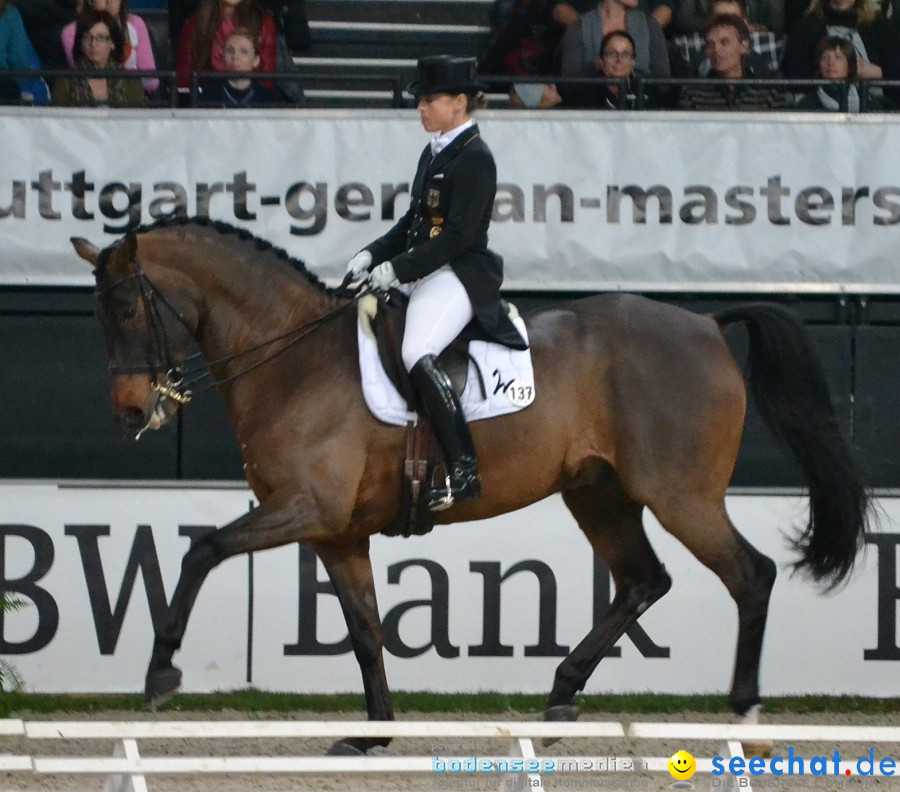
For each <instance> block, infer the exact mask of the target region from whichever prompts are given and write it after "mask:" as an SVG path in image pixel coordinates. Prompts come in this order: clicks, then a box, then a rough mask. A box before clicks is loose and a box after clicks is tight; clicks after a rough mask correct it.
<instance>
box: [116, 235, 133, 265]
mask: <svg viewBox="0 0 900 792" xmlns="http://www.w3.org/2000/svg"><path fill="white" fill-rule="evenodd" d="M119 251H120V254H121V255H123V256H125V257H126V260H127V261H129V262H132V261H134V260H135V258H137V234H135V233H134V231H129V232H128V233H127V234H125V238H124V239H123V240H122V244H121V245H120V246H119Z"/></svg>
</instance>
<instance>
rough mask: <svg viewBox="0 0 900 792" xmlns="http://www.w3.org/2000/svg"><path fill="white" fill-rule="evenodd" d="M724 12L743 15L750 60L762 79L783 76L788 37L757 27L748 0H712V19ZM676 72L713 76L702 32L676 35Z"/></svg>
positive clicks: (673, 52) (673, 62)
mask: <svg viewBox="0 0 900 792" xmlns="http://www.w3.org/2000/svg"><path fill="white" fill-rule="evenodd" d="M722 14H734V15H735V16H739V17H741V18H742V19H743V20H744V22H745V23H746V25H747V27H748V28H749V29H750V52H748V53H747V59H746V64H747V66H749V67H750V69H751V71H752V72H753V73H754V74H755V75H756V76H757V77H759V78H760V79H762V78H770V77H771V78H773V79H774V78H777V77H780V76H781V55H782V49H783V45H784V37H783V36H780V35H776V34H775V33H772V32H768V31H761V30H754V26H753V25H752V23H751V22H750V18H749V17H748V16H747V4H746V2H745V0H712V2H710V4H709V19H707V22H709V20H710V19H712V18H713V17H717V16H721V15H722ZM670 65H671V67H672V74H673V75H674V76H677V77H709V75H710V74H712V66H711V65H710V63H709V58H708V57H707V56H706V41H705V39H704V37H703V34H702V33H687V34H680V35H677V36H675V37H674V38H673V39H672V47H671V48H670Z"/></svg>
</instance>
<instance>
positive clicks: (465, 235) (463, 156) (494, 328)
mask: <svg viewBox="0 0 900 792" xmlns="http://www.w3.org/2000/svg"><path fill="white" fill-rule="evenodd" d="M496 192H497V166H496V165H495V164H494V157H493V155H492V154H491V150H490V149H489V148H488V147H487V145H486V144H485V142H484V141H483V140H482V139H481V136H480V134H479V132H478V125H477V124H476V125H473V126H471V127H469V128H468V129H466V130H464V131H463V132H462V133H460V134H459V135H458V136H457V137H456V138H455V139H454V140H453V141H452V142H451V143H450V145H449V146H447V147H446V148H444V149H443V150H442V151H441V152H440V153H439V154H438V155H437V156H436V157H434V158H432V156H431V146H430V145H429V146H426V147H425V150H424V151H423V152H422V156H421V157H420V158H419V166H418V168H417V169H416V177H415V179H414V180H413V185H412V192H411V203H410V207H409V211H408V212H407V213H406V214H405V215H403V217H401V218H400V220H399V221H398V222H397V224H396V225H395V226H394V227H393V228H392V229H391V230H390V231H388V232H387V233H386V234H385V235H384V236H383V237H381V238H380V239H376V240H375V241H374V242H372V244H370V245H367V246H366V248H365V250H368V251H369V252H370V253H371V254H372V262H373V265H378V264H380V263H381V262H383V261H390V262H391V263H392V264H393V265H394V271H395V272H396V273H397V278H398V279H399V280H400V282H401V283H409V282H411V281H415V280H418V279H419V278H424V277H425V276H426V275H429V274H431V273H432V272H434V271H435V270H437V269H440V268H441V267H443V266H444V265H445V264H450V266H451V267H452V268H453V271H454V272H455V273H456V276H457V277H458V278H459V280H460V282H461V283H462V285H463V287H464V288H465V290H466V293H467V294H468V295H469V299H470V300H471V302H472V308H473V310H474V312H475V318H476V319H477V320H478V323H479V324H480V325H481V327H482V328H483V329H484V331H485V332H486V333H487V335H488V336H489V337H490V338H492V339H493V340H495V341H499V342H500V343H501V344H505V345H507V346H510V347H513V348H514V349H525V348H526V344H525V342H524V341H523V339H522V337H521V336H520V335H519V332H518V331H517V330H516V328H515V327H514V326H513V324H512V322H510V320H509V317H508V316H507V315H506V311H505V310H504V308H503V305H502V303H501V300H500V284H501V283H502V282H503V259H502V258H501V257H500V256H498V255H497V254H496V253H494V252H493V251H490V250H488V246H487V244H488V226H489V225H490V222H491V210H492V209H493V207H494V195H495V194H496Z"/></svg>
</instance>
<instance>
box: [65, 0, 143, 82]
mask: <svg viewBox="0 0 900 792" xmlns="http://www.w3.org/2000/svg"><path fill="white" fill-rule="evenodd" d="M89 6H90V7H91V8H93V9H94V10H95V11H105V12H106V13H107V14H109V15H110V16H111V17H112V18H113V19H114V20H115V21H116V24H117V25H118V26H119V27H120V28H121V30H122V33H123V38H124V40H125V54H124V56H123V58H122V66H123V68H125V69H136V70H139V71H153V70H154V69H156V59H155V58H154V57H153V45H152V44H151V43H150V34H149V33H148V32H147V25H146V24H145V23H144V20H143V19H141V18H140V17H139V16H137V14H132V13H129V11H128V5H127V3H126V2H125V0H90V2H89ZM60 40H61V41H62V47H63V52H64V53H65V55H66V60H67V61H68V62H69V66H74V65H75V22H70V23H69V24H68V25H66V26H65V27H64V28H63V29H62V33H60ZM143 83H144V90H145V91H146V92H147V93H148V94H153V93H154V92H155V91H156V89H157V88H158V87H159V80H156V79H153V78H150V77H148V78H146V79H145V80H144V81H143Z"/></svg>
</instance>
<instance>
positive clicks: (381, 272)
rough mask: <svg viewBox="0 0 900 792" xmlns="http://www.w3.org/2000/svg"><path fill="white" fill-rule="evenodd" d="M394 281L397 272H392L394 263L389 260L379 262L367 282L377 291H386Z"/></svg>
mask: <svg viewBox="0 0 900 792" xmlns="http://www.w3.org/2000/svg"><path fill="white" fill-rule="evenodd" d="M396 282H397V273H396V272H394V265H393V264H391V262H390V261H385V262H384V263H383V264H379V265H378V266H377V267H375V269H373V270H372V272H371V274H370V275H369V283H370V284H372V288H374V289H378V291H387V290H388V289H389V288H390V287H391V286H393V285H394V284H395V283H396Z"/></svg>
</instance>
